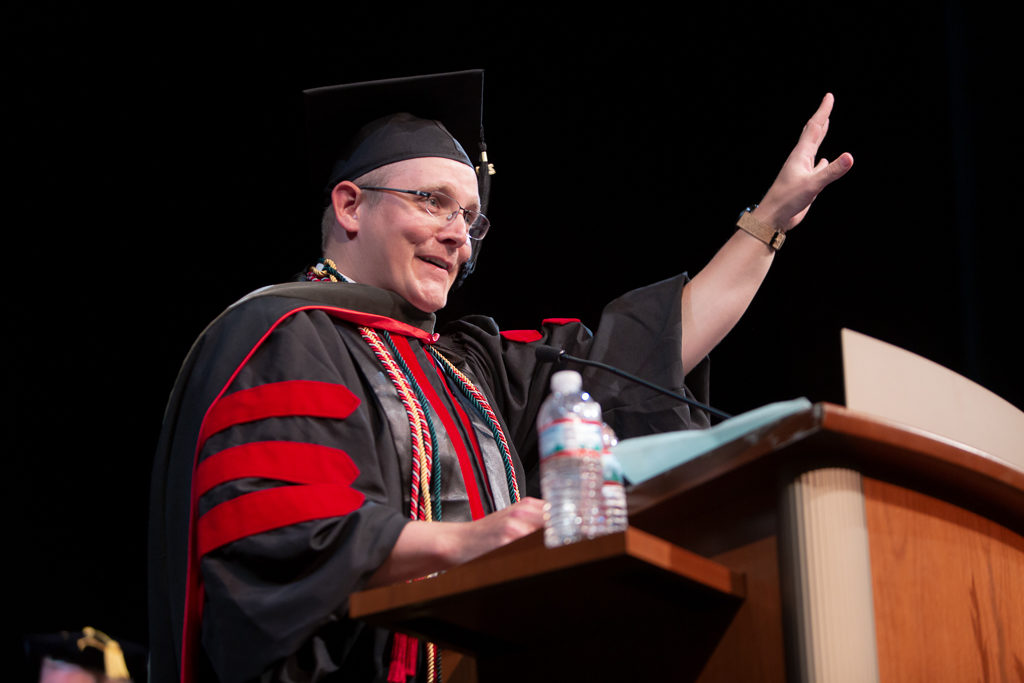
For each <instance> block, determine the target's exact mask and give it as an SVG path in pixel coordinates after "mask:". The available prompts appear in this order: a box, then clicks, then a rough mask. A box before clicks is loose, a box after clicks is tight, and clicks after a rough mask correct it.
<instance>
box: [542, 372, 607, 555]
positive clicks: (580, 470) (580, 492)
mask: <svg viewBox="0 0 1024 683" xmlns="http://www.w3.org/2000/svg"><path fill="white" fill-rule="evenodd" d="M582 387H583V379H582V378H581V377H580V374H579V373H578V372H575V371H573V370H562V371H560V372H556V373H555V374H554V375H552V376H551V395H550V396H548V398H547V399H546V400H545V401H544V404H543V405H542V406H541V408H540V414H539V415H538V416H537V430H538V432H539V437H540V489H541V495H542V496H543V497H544V500H545V502H546V504H545V506H544V545H546V546H547V547H549V548H553V547H556V546H560V545H565V544H567V543H574V542H576V541H579V540H582V539H584V538H589V537H591V536H593V529H594V523H595V518H596V516H597V513H598V507H599V504H600V491H601V482H602V476H601V451H602V449H603V446H602V432H601V427H602V422H601V406H600V405H598V403H597V401H595V400H594V399H592V398H591V397H590V395H589V394H587V393H586V392H584V391H583V389H582Z"/></svg>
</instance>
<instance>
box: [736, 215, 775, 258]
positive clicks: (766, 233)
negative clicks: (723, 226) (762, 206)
mask: <svg viewBox="0 0 1024 683" xmlns="http://www.w3.org/2000/svg"><path fill="white" fill-rule="evenodd" d="M756 208H757V204H754V205H753V206H748V207H747V208H746V209H744V210H743V212H742V213H740V218H739V220H738V221H736V227H738V228H739V229H740V230H743V231H744V232H747V233H749V234H751V235H753V236H754V237H756V238H757V239H759V240H761V241H762V242H764V243H765V244H767V245H768V246H769V247H771V249H772V251H778V250H779V249H781V248H782V243H783V242H785V241H786V233H784V232H782V231H781V230H776V229H775V228H773V227H771V226H770V225H765V224H764V223H762V222H761V221H759V220H757V219H756V218H754V217H753V216H752V215H751V213H750V212H751V211H753V210H754V209H756Z"/></svg>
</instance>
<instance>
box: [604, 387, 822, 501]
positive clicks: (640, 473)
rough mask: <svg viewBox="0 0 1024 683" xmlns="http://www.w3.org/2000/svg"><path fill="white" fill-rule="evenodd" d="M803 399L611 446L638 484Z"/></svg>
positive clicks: (805, 406) (799, 406)
mask: <svg viewBox="0 0 1024 683" xmlns="http://www.w3.org/2000/svg"><path fill="white" fill-rule="evenodd" d="M811 405H812V404H811V402H810V401H809V400H808V399H806V398H795V399H793V400H790V401H780V402H778V403H769V404H768V405H764V406H761V407H760V408H755V409H754V410H750V411H747V412H745V413H742V414H741V415H737V416H736V417H731V418H729V419H728V420H725V421H724V422H720V423H719V424H717V425H715V426H714V427H710V428H708V429H693V430H685V431H679V432H666V433H664V434H651V435H650V436H639V437H636V438H634V439H623V440H622V441H620V442H619V444H618V445H617V446H615V448H614V449H613V452H614V453H615V457H616V458H618V460H619V462H620V463H621V464H622V470H623V472H624V473H625V475H626V478H627V479H628V480H629V482H630V483H631V484H639V483H640V482H642V481H646V480H647V479H650V478H651V477H655V476H657V475H659V474H661V473H662V472H667V471H668V470H670V469H672V468H673V467H677V466H678V465H681V464H683V463H684V462H687V461H689V460H693V459H694V458H696V457H699V456H700V455H703V454H704V453H707V452H708V451H710V450H713V449H715V448H717V447H718V446H721V445H722V444H725V443H729V442H730V441H735V440H736V439H739V438H742V437H743V436H744V435H746V434H750V433H751V432H753V431H755V430H757V429H759V428H760V427H763V426H765V425H767V424H770V423H772V422H776V421H778V420H781V419H782V418H784V417H787V416H789V415H793V414H794V413H799V412H801V411H804V410H809V409H810V408H811Z"/></svg>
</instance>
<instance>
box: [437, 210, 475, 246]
mask: <svg viewBox="0 0 1024 683" xmlns="http://www.w3.org/2000/svg"><path fill="white" fill-rule="evenodd" d="M438 218H440V222H441V227H440V229H439V230H438V231H437V239H438V240H440V241H442V242H451V243H453V244H454V245H455V246H456V247H461V246H462V245H464V244H465V243H466V242H467V241H468V240H469V225H468V224H467V223H466V216H465V214H464V213H463V212H462V210H459V211H456V212H455V214H454V215H453V216H452V217H451V219H450V220H446V219H445V218H444V216H439V217H438Z"/></svg>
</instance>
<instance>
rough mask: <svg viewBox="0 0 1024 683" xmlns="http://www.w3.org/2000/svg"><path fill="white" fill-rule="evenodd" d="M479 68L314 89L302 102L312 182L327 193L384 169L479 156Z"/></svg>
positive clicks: (481, 76)
mask: <svg viewBox="0 0 1024 683" xmlns="http://www.w3.org/2000/svg"><path fill="white" fill-rule="evenodd" d="M483 81H484V72H483V70H481V69H474V70H470V71H457V72H451V73H443V74H430V75H424V76H412V77H408V78H392V79H387V80H379V81H366V82H362V83H350V84H345V85H334V86H327V87H323V88H314V89H311V90H306V91H305V92H304V94H305V98H306V130H307V148H308V153H309V159H310V173H311V181H312V182H313V183H314V186H315V187H317V188H318V191H320V192H326V193H329V192H330V190H331V189H332V188H333V187H334V185H336V184H338V183H339V182H341V181H342V180H352V179H353V178H356V177H358V176H361V175H363V174H364V173H367V172H369V171H371V170H373V169H375V168H379V167H381V166H384V165H386V164H390V163H394V162H396V161H402V160H405V159H413V158H417V157H428V156H429V157H443V158H447V159H455V160H456V161H461V162H463V163H466V164H468V165H469V166H474V164H475V160H476V159H478V158H479V154H480V152H481V151H483V149H482V146H483V123H482V107H483Z"/></svg>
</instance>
